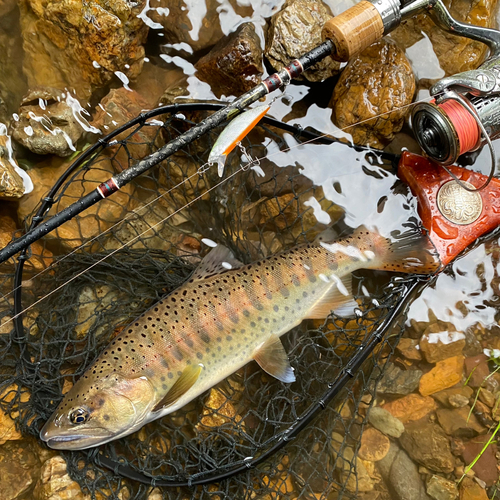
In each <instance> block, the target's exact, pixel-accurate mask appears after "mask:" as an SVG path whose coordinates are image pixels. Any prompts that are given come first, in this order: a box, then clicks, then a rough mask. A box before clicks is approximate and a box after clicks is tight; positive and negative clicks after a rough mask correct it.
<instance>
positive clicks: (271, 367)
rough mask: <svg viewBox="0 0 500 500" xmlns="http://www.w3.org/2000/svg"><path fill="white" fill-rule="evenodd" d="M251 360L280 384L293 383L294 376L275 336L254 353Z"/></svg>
mask: <svg viewBox="0 0 500 500" xmlns="http://www.w3.org/2000/svg"><path fill="white" fill-rule="evenodd" d="M253 359H255V361H257V363H259V366H260V367H261V368H262V369H263V370H264V371H265V372H267V373H269V375H272V376H273V377H276V378H277V379H278V380H281V381H282V382H287V383H290V382H295V374H294V373H293V368H292V367H291V366H290V361H288V356H287V354H286V351H285V348H284V347H283V344H282V343H281V340H280V338H279V337H278V336H277V335H271V337H270V338H269V339H268V340H266V342H264V344H262V346H260V347H259V349H258V350H257V351H256V352H255V353H254V355H253Z"/></svg>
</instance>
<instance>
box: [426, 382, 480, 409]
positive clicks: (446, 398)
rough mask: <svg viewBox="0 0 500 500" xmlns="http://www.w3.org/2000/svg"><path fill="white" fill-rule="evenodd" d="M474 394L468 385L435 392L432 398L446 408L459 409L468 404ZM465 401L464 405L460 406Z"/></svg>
mask: <svg viewBox="0 0 500 500" xmlns="http://www.w3.org/2000/svg"><path fill="white" fill-rule="evenodd" d="M473 394H474V391H473V390H472V389H471V388H470V387H469V386H468V385H462V386H459V387H452V388H451V389H445V390H444V391H439V392H436V393H434V394H433V395H432V397H433V398H434V399H435V400H436V401H438V402H439V403H441V404H442V405H443V406H447V407H448V408H460V407H461V406H465V405H468V404H469V400H470V398H471V397H472V395H473ZM464 401H465V404H461V403H462V402H464Z"/></svg>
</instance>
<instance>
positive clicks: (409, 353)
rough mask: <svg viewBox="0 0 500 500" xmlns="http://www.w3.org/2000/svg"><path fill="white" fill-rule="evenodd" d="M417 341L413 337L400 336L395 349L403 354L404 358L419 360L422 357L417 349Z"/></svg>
mask: <svg viewBox="0 0 500 500" xmlns="http://www.w3.org/2000/svg"><path fill="white" fill-rule="evenodd" d="M417 347H418V342H417V341H416V340H415V339H408V338H402V339H401V340H400V341H399V342H398V345H397V346H396V349H397V350H398V351H399V353H400V354H401V355H402V356H404V357H405V358H406V359H411V360H412V361H420V360H421V359H422V355H421V354H420V351H419V350H418V349H417Z"/></svg>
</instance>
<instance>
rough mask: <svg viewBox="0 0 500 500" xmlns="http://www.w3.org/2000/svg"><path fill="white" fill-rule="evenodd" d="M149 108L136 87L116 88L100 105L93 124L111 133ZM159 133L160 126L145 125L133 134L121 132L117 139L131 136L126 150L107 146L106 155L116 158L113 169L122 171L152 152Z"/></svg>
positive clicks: (113, 160) (105, 132)
mask: <svg viewBox="0 0 500 500" xmlns="http://www.w3.org/2000/svg"><path fill="white" fill-rule="evenodd" d="M148 108H149V105H148V103H147V102H146V100H145V99H143V98H142V97H141V96H140V95H139V94H138V93H137V92H136V91H135V90H133V91H130V90H127V89H125V88H123V87H120V88H118V89H112V90H110V91H109V94H107V95H106V96H105V97H104V98H103V99H102V101H101V102H100V103H99V105H98V106H97V107H96V112H95V115H94V119H93V121H92V126H93V127H95V128H96V129H99V130H100V131H101V132H102V134H103V135H107V134H109V133H111V132H113V131H114V130H116V129H117V128H118V127H121V126H122V125H124V124H125V123H127V122H128V121H130V120H132V118H135V117H136V116H137V115H139V114H140V113H141V112H143V111H145V110H147V109H148ZM157 132H158V129H157V128H156V127H142V128H141V129H140V130H139V131H137V132H135V134H133V135H132V136H130V137H129V135H130V130H126V131H125V132H123V133H121V134H119V135H117V136H116V137H115V138H114V140H117V141H120V140H123V139H128V143H127V148H126V149H125V148H124V147H123V146H121V145H116V146H111V147H108V148H106V150H105V154H106V155H107V156H109V157H110V158H112V162H113V168H114V169H115V170H116V171H118V172H121V171H122V170H124V169H126V168H128V167H129V166H130V162H131V161H132V162H134V161H137V160H140V159H142V158H144V157H145V156H147V155H149V154H150V153H151V152H152V151H151V148H150V146H149V144H150V143H151V142H154V138H155V135H156V134H157Z"/></svg>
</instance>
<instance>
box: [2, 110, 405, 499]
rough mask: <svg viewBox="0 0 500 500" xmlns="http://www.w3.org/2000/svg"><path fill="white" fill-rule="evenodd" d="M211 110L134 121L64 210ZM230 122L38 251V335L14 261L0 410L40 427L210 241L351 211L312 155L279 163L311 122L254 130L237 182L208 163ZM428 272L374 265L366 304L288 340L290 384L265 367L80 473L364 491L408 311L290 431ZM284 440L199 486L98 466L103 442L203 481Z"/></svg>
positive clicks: (321, 491)
mask: <svg viewBox="0 0 500 500" xmlns="http://www.w3.org/2000/svg"><path fill="white" fill-rule="evenodd" d="M204 114H205V112H201V111H191V112H189V113H188V112H186V113H185V114H184V115H180V114H176V115H170V114H165V115H161V116H158V117H156V118H155V119H154V120H148V122H147V123H146V124H139V125H137V126H135V127H134V128H133V129H132V130H129V131H127V132H125V133H123V134H122V135H121V136H120V137H119V138H118V139H119V140H118V142H116V141H115V142H112V143H111V144H109V145H108V146H107V147H105V148H104V149H103V150H102V152H101V153H100V154H99V155H97V156H95V157H93V158H92V159H91V160H89V161H87V162H86V163H84V165H83V166H82V167H81V168H79V169H78V170H76V171H75V172H74V173H72V174H71V175H70V176H69V178H68V179H67V180H66V181H65V182H64V183H63V185H62V187H61V189H60V190H59V192H58V193H57V196H56V199H55V204H54V207H53V209H52V211H51V213H53V212H56V211H59V210H60V209H62V208H64V207H65V206H68V205H69V204H70V203H72V202H74V201H77V200H78V199H79V198H80V197H81V196H82V195H83V194H85V193H87V192H89V191H91V190H92V189H94V188H95V186H96V183H98V182H102V181H104V180H105V179H107V178H108V177H109V176H110V175H112V174H113V172H116V171H120V170H122V169H123V168H126V167H128V166H129V165H131V164H133V163H134V162H135V161H137V160H138V159H140V158H142V157H143V156H144V155H146V154H148V153H150V152H152V151H155V150H157V148H158V147H160V146H162V145H163V144H165V143H166V142H168V141H169V140H170V139H172V138H174V137H176V136H178V134H179V133H180V132H183V131H184V130H186V129H187V128H188V127H189V126H191V125H192V123H196V122H198V121H199V120H201V119H202V118H203V117H204ZM218 133H220V129H216V130H214V131H213V132H211V133H210V134H205V135H204V136H203V137H202V138H201V139H199V140H198V141H196V142H195V143H192V144H188V145H186V146H185V148H184V149H183V150H182V151H180V152H179V153H177V154H175V155H174V156H173V157H171V158H169V159H168V160H167V161H165V162H163V163H162V164H160V165H158V166H156V167H155V168H153V169H152V170H151V171H149V173H148V174H146V175H143V176H142V177H141V178H139V179H138V180H136V181H134V182H132V183H131V184H129V185H127V186H126V187H124V188H123V189H122V190H121V191H120V192H118V193H116V194H115V195H113V196H112V197H110V198H108V199H106V200H103V201H102V202H100V203H98V204H97V205H95V206H94V207H92V208H91V209H89V210H87V211H85V212H84V213H82V214H81V215H80V216H78V217H75V218H74V219H72V220H71V221H69V222H68V223H66V224H64V225H63V226H61V227H60V228H59V229H58V230H57V231H55V232H53V233H52V234H51V235H49V236H47V237H46V238H45V239H44V240H43V241H42V242H39V243H37V244H36V245H34V246H33V247H32V249H31V252H32V255H31V258H30V259H29V260H28V261H27V263H26V265H25V271H24V275H23V280H24V282H23V284H24V287H23V290H22V297H21V298H22V307H23V308H24V309H25V312H24V314H23V316H22V318H23V319H22V325H23V329H24V331H23V332H22V335H23V336H24V337H22V338H19V336H18V335H16V333H15V332H14V330H13V324H12V322H7V320H8V319H9V318H11V317H12V316H13V315H14V311H13V306H14V300H13V298H14V294H12V293H11V291H12V285H13V279H12V277H13V267H14V266H13V261H10V262H9V263H7V264H4V269H5V272H4V274H3V278H2V288H1V291H2V294H3V296H2V307H1V309H0V314H1V315H2V318H1V319H0V321H1V324H2V327H1V328H2V329H1V331H0V360H1V368H0V394H1V399H0V406H1V407H2V409H3V410H4V411H6V412H8V413H9V414H10V415H11V416H12V417H13V418H14V419H15V421H16V424H17V425H18V426H19V429H20V430H21V431H22V432H23V433H25V434H31V435H33V436H37V435H38V432H39V429H40V427H41V426H42V424H43V423H44V422H45V421H46V419H47V418H48V417H49V416H50V415H51V413H52V411H53V410H54V409H55V407H56V406H57V404H58V402H59V401H60V399H61V397H62V394H64V393H65V392H66V391H67V390H69V388H70V387H71V385H72V384H73V383H74V382H75V380H77V379H78V378H79V377H80V376H81V374H82V373H83V372H84V371H85V369H86V368H87V367H88V366H89V365H90V363H91V362H92V360H93V359H94V358H95V356H96V354H97V353H99V352H100V351H101V350H102V348H103V347H104V346H105V345H106V344H107V343H109V342H110V340H111V339H113V338H114V337H115V336H116V335H117V334H118V332H119V331H120V329H121V328H122V327H123V326H125V325H126V324H127V323H128V322H129V321H131V320H132V319H134V318H135V317H137V316H138V315H139V314H140V313H142V312H143V311H144V310H146V309H147V308H148V307H149V306H150V305H151V304H152V303H153V302H154V301H156V300H158V299H159V298H160V297H161V296H163V295H165V294H167V293H169V292H170V291H172V290H173V289H175V288H176V287H178V286H179V285H180V284H182V283H183V282H184V281H185V280H186V278H187V277H188V276H189V275H190V273H191V272H192V270H193V269H194V267H195V266H196V264H197V263H198V262H199V261H200V259H201V256H200V253H203V252H204V251H202V245H201V244H200V240H201V238H202V237H203V238H210V239H212V240H214V241H217V242H218V243H222V244H224V245H226V246H227V247H229V248H230V249H232V250H233V251H234V253H235V254H236V256H237V257H238V258H239V259H240V260H242V261H244V262H250V261H252V260H255V259H257V258H259V257H263V256H267V255H269V254H272V253H275V252H278V251H280V250H283V249H287V248H289V247H291V246H293V245H296V244H298V243H303V242H306V241H312V240H313V239H314V237H315V236H316V235H317V234H318V233H319V232H320V231H321V230H323V229H324V228H325V226H324V225H322V224H319V223H318V222H317V220H316V218H315V217H314V215H313V210H312V208H311V206H310V205H308V204H307V203H305V202H306V201H307V200H309V199H310V198H311V197H314V198H315V199H316V200H317V201H318V202H319V204H320V206H321V207H322V209H323V210H324V211H325V212H327V213H328V214H329V215H330V216H331V218H332V219H333V220H334V221H335V220H338V219H340V217H341V214H342V210H341V209H340V207H338V206H336V205H334V204H333V203H332V202H330V201H328V200H327V199H326V197H325V195H324V193H323V192H322V190H321V188H318V187H316V186H314V185H313V184H312V182H310V181H308V180H307V179H305V178H304V177H303V176H302V175H301V174H300V165H298V164H293V163H291V164H290V165H288V166H286V167H282V166H279V165H278V164H277V163H275V162H274V161H273V154H278V152H279V151H283V150H286V148H287V147H288V145H289V143H292V142H293V143H295V141H300V134H297V135H296V137H295V138H292V136H291V135H290V134H288V133H283V131H281V130H279V128H277V127H270V126H260V127H258V128H257V129H256V130H255V131H254V132H253V133H252V134H251V135H250V136H249V138H247V139H245V141H244V148H245V151H246V154H245V153H243V152H242V151H237V152H236V153H235V154H234V155H233V156H232V157H230V159H231V161H230V162H229V163H228V165H226V173H225V179H223V180H222V181H221V180H220V179H219V178H218V176H217V173H216V171H215V169H214V168H211V169H207V168H206V166H205V162H206V159H207V156H208V153H209V151H210V149H211V146H212V145H213V142H214V140H215V139H216V137H217V135H218ZM250 157H251V158H262V160H261V161H260V165H256V164H255V163H251V164H248V165H247V167H251V168H245V165H246V164H247V163H248V159H249V158H250ZM357 161H359V162H360V164H361V165H362V168H363V169H366V170H367V171H369V170H370V168H371V166H370V165H371V163H373V161H374V159H373V156H370V155H369V154H368V155H367V154H366V153H363V152H360V153H358V159H357ZM375 161H376V163H378V164H380V163H381V160H380V158H378V159H375ZM242 167H243V168H242ZM259 169H262V172H263V173H264V174H265V175H264V177H262V175H261V173H262V172H260V170H259ZM47 267H48V269H47V270H46V271H44V269H46V268H47ZM40 273H41V274H40ZM414 280H415V278H413V277H411V276H410V277H405V278H401V277H396V278H394V277H390V276H388V275H385V274H383V273H373V272H371V273H369V272H360V273H358V274H357V275H356V276H355V284H354V285H355V292H356V293H355V295H356V298H357V299H358V303H359V314H358V316H356V317H355V318H347V319H346V318H338V317H335V316H333V315H332V316H330V317H329V318H327V319H326V320H324V321H323V320H321V321H317V320H315V321H312V320H308V321H305V322H303V323H302V325H301V326H300V327H298V328H295V329H294V330H292V331H291V332H289V333H288V334H287V335H286V336H285V337H284V338H283V341H284V345H285V348H286V350H287V352H288V353H289V357H290V361H291V364H292V366H293V367H294V369H295V372H296V373H297V382H296V383H294V384H283V383H281V382H279V381H277V380H275V379H273V378H272V377H269V376H268V375H267V374H265V373H264V372H263V371H262V370H260V369H259V368H258V367H257V365H256V364H255V363H250V364H248V365H247V366H246V367H244V368H243V369H241V370H240V371H238V372H237V373H235V374H234V375H232V376H231V377H229V378H228V379H227V380H225V381H224V382H222V383H220V384H219V385H217V386H216V387H214V388H213V389H212V390H211V391H209V393H208V394H205V395H203V396H202V397H199V398H197V399H196V400H194V401H193V402H191V403H190V404H188V405H187V406H185V407H184V408H182V409H181V410H179V411H177V412H175V413H173V414H171V415H169V416H166V417H164V418H162V419H160V420H157V421H155V422H152V423H150V424H148V425H146V426H145V427H144V428H142V429H141V430H140V431H138V432H136V433H135V434H133V435H131V436H129V437H126V438H124V439H121V440H117V441H113V442H111V443H109V444H107V445H104V446H101V447H99V448H98V449H91V450H87V451H81V452H64V453H63V456H64V458H65V459H66V461H67V464H68V471H69V473H70V475H71V477H72V478H74V479H75V480H76V481H78V482H79V483H80V485H81V486H82V487H83V488H84V491H86V492H88V493H90V494H91V495H92V497H93V498H109V499H117V498H120V499H123V498H137V499H142V498H150V499H160V498H164V499H167V498H168V499H174V498H175V499H177V498H178V499H187V498H200V499H202V498H248V499H254V498H259V499H274V498H283V499H297V498H301V499H302V498H304V499H306V498H307V499H319V498H321V499H337V498H359V497H360V494H361V492H360V491H358V489H359V485H360V484H361V483H362V482H361V483H360V482H359V481H358V479H359V477H358V476H359V468H358V465H359V464H358V459H357V458H356V451H357V447H358V443H359V437H360V435H361V433H362V430H363V426H364V424H365V420H366V414H367V411H368V409H369V405H370V402H371V401H372V399H373V398H374V397H375V391H376V384H377V380H379V379H380V377H381V375H382V372H383V366H384V363H385V361H386V359H387V358H388V357H389V356H390V355H391V353H392V351H393V348H394V345H395V343H396V342H397V339H398V336H399V334H400V333H401V330H402V328H401V325H402V322H403V319H404V318H400V319H399V320H398V321H397V322H396V323H395V324H393V325H392V327H391V330H390V332H389V333H390V335H387V336H386V339H385V341H384V342H383V343H382V344H380V346H379V347H378V348H377V349H376V350H375V352H374V354H373V355H372V356H371V357H370V358H369V359H368V360H367V361H366V362H365V363H364V364H363V366H362V369H361V370H359V371H358V372H357V373H356V374H354V376H353V377H352V378H351V379H350V380H349V383H347V384H346V385H345V386H344V388H343V390H342V392H341V393H340V394H339V395H338V396H337V397H336V398H335V399H334V401H333V402H332V403H331V404H329V405H327V406H326V407H325V409H324V410H322V411H321V413H320V414H319V415H318V416H317V418H316V419H315V420H313V421H312V422H311V423H310V424H309V425H308V426H307V427H306V429H305V430H303V431H302V432H301V433H300V434H299V435H298V437H295V438H294V439H290V440H287V439H286V434H284V433H285V432H286V430H287V428H288V427H289V426H290V425H291V424H293V423H294V422H296V421H297V419H300V418H301V416H302V415H303V414H304V412H305V411H306V410H307V408H308V407H309V406H310V405H311V404H314V403H316V402H317V401H318V400H319V399H321V398H322V397H323V395H324V394H325V392H326V391H328V388H329V384H332V383H333V382H334V381H335V380H336V378H337V377H338V376H339V375H340V374H341V372H342V369H343V368H345V367H346V365H347V363H348V362H349V360H350V359H352V358H353V356H355V355H356V353H357V352H358V351H359V347H360V345H361V344H362V343H363V342H365V341H366V340H367V339H368V337H369V336H370V334H372V333H373V331H374V329H375V328H376V327H377V326H379V325H380V324H381V322H382V321H383V320H384V318H386V317H387V315H388V314H389V312H390V311H391V310H392V309H393V308H394V306H395V304H396V303H397V302H398V300H400V299H401V298H402V296H403V295H404V294H405V292H406V285H407V284H408V283H410V282H412V281H414ZM367 291H368V292H369V293H368V294H367V293H366V292H367ZM18 305H19V303H18ZM18 334H19V332H18ZM282 438H285V440H286V441H288V442H287V443H286V446H284V447H283V448H282V449H281V450H280V451H279V452H278V453H276V454H274V455H273V456H272V457H270V458H269V460H267V461H266V462H265V463H264V464H261V465H260V466H259V467H258V468H257V469H254V468H248V470H247V471H246V472H244V473H241V474H238V475H235V476H234V477H231V478H229V479H226V480H224V481H221V482H219V483H218V484H212V485H206V486H202V487H196V488H189V487H186V488H167V487H154V485H153V486H148V485H142V484H139V483H137V482H134V481H130V480H128V479H124V478H123V477H120V476H119V475H117V474H115V473H114V472H113V471H111V470H109V469H108V468H105V467H102V466H99V465H98V464H97V463H96V460H97V459H98V456H99V455H100V454H102V455H104V456H107V457H109V458H111V459H113V460H115V461H116V462H119V463H121V464H127V465H130V466H131V467H132V468H134V469H136V470H139V471H142V472H145V473H147V474H150V475H152V476H157V477H161V478H170V479H172V480H182V479H186V478H188V479H189V480H190V481H196V479H197V478H199V477H200V476H202V475H203V474H206V473H207V472H214V471H215V472H224V471H225V470H228V469H230V468H233V467H234V466H235V464H244V463H250V462H251V460H252V457H258V456H259V455H260V454H262V453H264V452H265V451H266V450H268V449H270V448H271V446H273V445H274V444H275V443H276V442H277V440H279V439H282ZM361 490H362V487H361Z"/></svg>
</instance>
